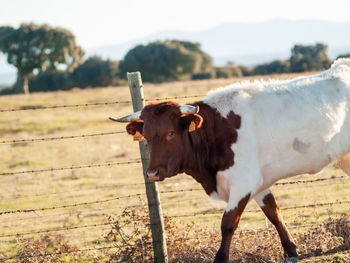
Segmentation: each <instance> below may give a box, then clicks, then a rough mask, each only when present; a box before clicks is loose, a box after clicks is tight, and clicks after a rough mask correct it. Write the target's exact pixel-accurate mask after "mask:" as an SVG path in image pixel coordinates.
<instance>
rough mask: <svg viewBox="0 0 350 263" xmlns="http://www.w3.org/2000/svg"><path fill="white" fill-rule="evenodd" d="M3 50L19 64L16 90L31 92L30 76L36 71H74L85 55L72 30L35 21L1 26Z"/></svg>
mask: <svg viewBox="0 0 350 263" xmlns="http://www.w3.org/2000/svg"><path fill="white" fill-rule="evenodd" d="M0 51H1V52H3V53H4V54H6V55H7V62H8V63H9V64H12V65H14V66H15V67H16V68H17V82H16V84H15V92H16V93H29V89H28V76H29V75H30V74H32V73H33V72H34V71H36V72H37V73H41V72H44V71H50V72H55V71H57V70H58V69H66V70H67V71H72V70H73V69H74V68H75V67H76V66H78V65H79V64H80V63H81V62H82V59H83V55H84V52H83V51H82V49H81V47H80V46H78V45H77V44H76V43H75V37H74V35H73V34H72V33H71V32H70V31H68V30H66V29H63V28H58V27H56V28H53V27H50V26H48V25H35V24H22V25H21V26H20V27H19V28H17V29H14V28H11V27H0Z"/></svg>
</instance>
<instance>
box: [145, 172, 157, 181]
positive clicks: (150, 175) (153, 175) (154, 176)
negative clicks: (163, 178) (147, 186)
mask: <svg viewBox="0 0 350 263" xmlns="http://www.w3.org/2000/svg"><path fill="white" fill-rule="evenodd" d="M147 176H148V179H149V180H150V181H159V172H158V170H156V171H147Z"/></svg>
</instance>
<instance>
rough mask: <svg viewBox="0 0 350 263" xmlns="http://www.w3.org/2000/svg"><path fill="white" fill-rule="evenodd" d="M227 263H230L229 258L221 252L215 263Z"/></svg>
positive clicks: (217, 255)
mask: <svg viewBox="0 0 350 263" xmlns="http://www.w3.org/2000/svg"><path fill="white" fill-rule="evenodd" d="M226 262H228V256H227V255H226V254H225V253H223V252H222V251H220V250H219V251H218V253H217V254H216V256H215V259H214V263H226Z"/></svg>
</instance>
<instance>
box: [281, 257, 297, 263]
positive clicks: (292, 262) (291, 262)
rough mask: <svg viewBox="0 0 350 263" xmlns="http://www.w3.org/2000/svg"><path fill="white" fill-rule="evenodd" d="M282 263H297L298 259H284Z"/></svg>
mask: <svg viewBox="0 0 350 263" xmlns="http://www.w3.org/2000/svg"><path fill="white" fill-rule="evenodd" d="M282 262H283V263H297V262H298V258H296V257H286V258H284V259H283V260H282Z"/></svg>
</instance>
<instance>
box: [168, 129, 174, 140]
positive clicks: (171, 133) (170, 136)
mask: <svg viewBox="0 0 350 263" xmlns="http://www.w3.org/2000/svg"><path fill="white" fill-rule="evenodd" d="M174 136H175V132H174V131H170V132H169V133H168V136H167V137H166V138H167V140H168V141H170V140H171V139H172V138H174Z"/></svg>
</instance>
